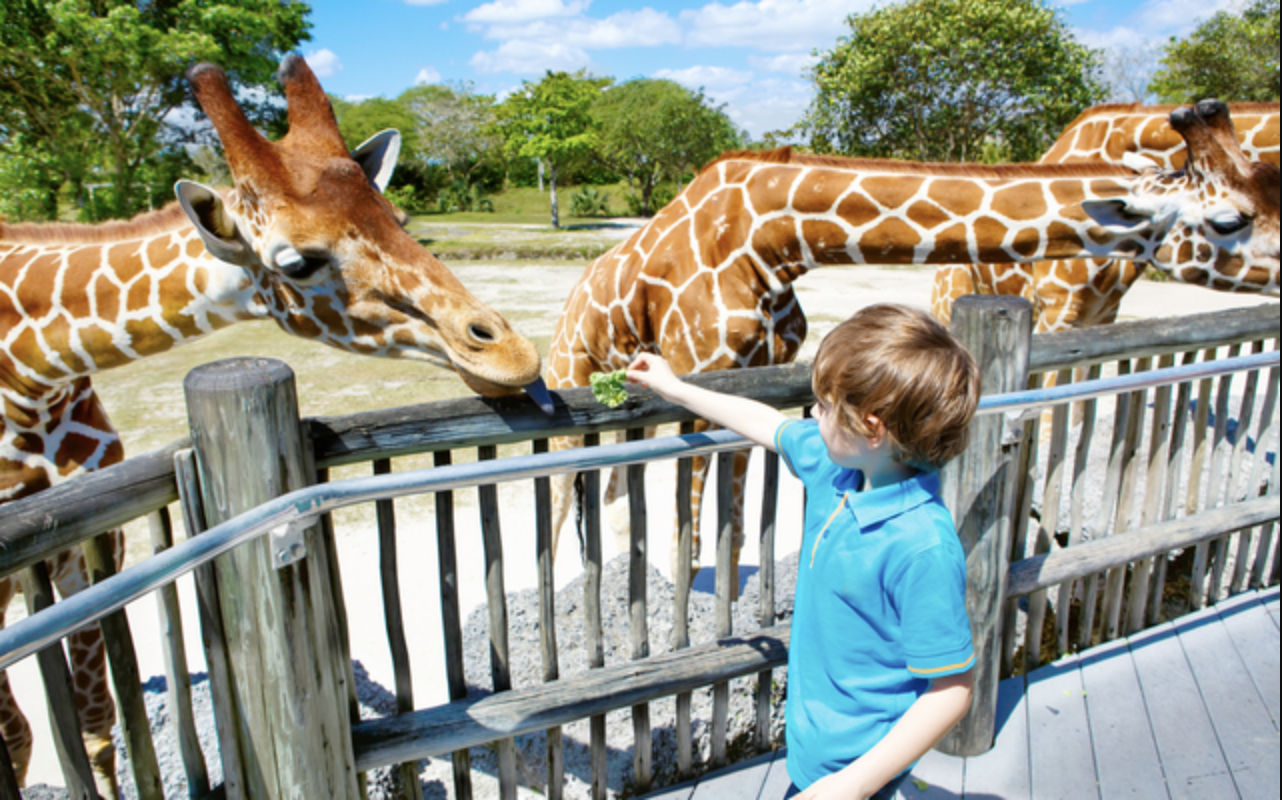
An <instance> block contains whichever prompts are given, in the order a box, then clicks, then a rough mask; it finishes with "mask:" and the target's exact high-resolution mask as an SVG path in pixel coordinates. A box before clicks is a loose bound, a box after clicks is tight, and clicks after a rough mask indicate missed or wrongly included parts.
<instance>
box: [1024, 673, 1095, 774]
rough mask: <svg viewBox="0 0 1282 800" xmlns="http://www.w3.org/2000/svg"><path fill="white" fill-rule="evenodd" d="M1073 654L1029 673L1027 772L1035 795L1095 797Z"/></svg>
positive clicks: (1092, 759)
mask: <svg viewBox="0 0 1282 800" xmlns="http://www.w3.org/2000/svg"><path fill="white" fill-rule="evenodd" d="M1089 728H1090V724H1089V722H1088V721H1087V717H1086V698H1085V697H1084V696H1083V695H1082V673H1081V671H1080V666H1079V662H1078V659H1077V656H1068V657H1066V658H1063V659H1060V660H1059V661H1057V662H1055V663H1054V664H1048V665H1047V666H1045V667H1042V668H1041V669H1038V670H1036V671H1035V672H1031V673H1029V675H1028V734H1029V742H1030V743H1029V773H1030V776H1031V779H1032V789H1033V796H1034V797H1050V796H1052V795H1054V796H1058V797H1073V798H1086V797H1098V796H1099V789H1098V787H1097V784H1096V779H1095V756H1094V754H1093V753H1092V752H1091V738H1090V733H1089Z"/></svg>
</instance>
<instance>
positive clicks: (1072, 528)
mask: <svg viewBox="0 0 1282 800" xmlns="http://www.w3.org/2000/svg"><path fill="white" fill-rule="evenodd" d="M1099 375H1100V367H1099V365H1098V364H1096V365H1095V366H1093V367H1090V368H1089V369H1087V371H1086V380H1088V381H1090V380H1095V379H1096V378H1098V377H1099ZM1098 406H1099V401H1098V400H1094V399H1092V400H1087V401H1085V402H1084V403H1082V425H1081V428H1080V430H1079V431H1078V437H1077V449H1076V451H1075V452H1074V453H1073V484H1072V489H1071V490H1070V491H1071V494H1070V495H1069V505H1068V508H1069V520H1068V544H1067V547H1068V548H1072V547H1076V546H1077V545H1078V544H1080V543H1081V541H1082V530H1083V527H1084V525H1085V519H1086V470H1087V466H1088V465H1089V463H1090V454H1091V442H1092V440H1093V439H1094V438H1095V417H1096V414H1097V413H1098ZM1073 584H1074V581H1073V580H1071V579H1070V580H1068V581H1065V582H1064V583H1062V584H1060V588H1059V607H1060V608H1063V609H1065V612H1064V613H1063V614H1061V615H1060V617H1059V619H1058V620H1057V621H1058V622H1059V652H1061V653H1066V652H1068V648H1069V641H1068V638H1069V625H1070V623H1071V621H1072V618H1073V614H1072V599H1073ZM1085 611H1086V609H1085V605H1084V604H1083V607H1082V608H1081V610H1080V611H1079V614H1078V616H1079V618H1080V619H1083V620H1084V619H1085ZM1081 628H1082V630H1081V633H1080V635H1079V637H1078V642H1077V645H1078V648H1079V649H1084V648H1086V647H1088V646H1090V639H1091V629H1090V625H1089V624H1085V623H1083V624H1082V626H1081Z"/></svg>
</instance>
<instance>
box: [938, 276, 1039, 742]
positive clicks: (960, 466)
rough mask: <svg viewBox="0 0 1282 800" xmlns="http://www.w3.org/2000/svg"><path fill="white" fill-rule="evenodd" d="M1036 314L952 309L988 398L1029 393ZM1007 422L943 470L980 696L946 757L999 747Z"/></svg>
mask: <svg viewBox="0 0 1282 800" xmlns="http://www.w3.org/2000/svg"><path fill="white" fill-rule="evenodd" d="M1032 321H1033V310H1032V306H1031V305H1030V304H1029V303H1028V301H1027V300H1024V299H1023V298H1018V297H997V296H983V295H968V296H966V297H962V298H960V299H959V300H958V301H957V303H956V305H954V306H953V318H952V331H953V334H954V335H955V336H957V338H958V339H960V340H961V342H962V343H963V344H965V345H966V347H967V349H969V350H970V352H971V353H972V354H974V356H975V359H976V360H977V361H978V362H979V368H980V372H981V374H982V375H983V379H984V392H983V393H984V394H986V395H989V394H999V393H1002V392H1013V391H1022V390H1023V389H1026V388H1027V385H1028V353H1029V347H1030V344H1031V338H1032ZM1011 431H1012V432H1013V433H1014V434H1016V435H1012V436H1006V435H1005V434H1006V432H1007V422H1006V419H1005V417H1004V416H1003V415H1001V414H989V415H985V416H982V417H976V418H975V420H974V422H972V423H971V429H970V446H969V447H968V448H967V450H966V452H965V453H963V454H962V455H961V456H959V457H958V458H956V459H954V460H953V461H952V462H950V463H949V464H948V465H947V466H945V467H944V469H943V471H942V473H941V475H940V494H941V496H942V497H943V500H944V503H945V504H946V505H947V506H948V508H949V509H950V510H951V511H952V512H953V519H954V520H956V522H957V534H958V536H959V537H961V543H962V547H963V548H965V550H966V610H967V611H968V612H969V614H970V627H971V633H972V635H973V636H974V640H975V656H976V662H975V690H974V698H973V700H972V701H971V709H970V712H969V713H967V715H966V716H965V717H964V718H963V719H962V721H961V722H960V723H958V724H957V727H955V728H953V730H952V731H951V732H950V733H949V734H948V735H947V736H946V737H944V740H943V741H942V742H940V743H939V748H938V749H940V750H941V751H943V752H945V753H949V754H951V755H958V756H973V755H978V754H980V753H983V752H985V751H987V750H988V749H990V748H991V747H992V746H993V736H994V733H995V728H996V721H997V720H996V718H997V681H998V672H999V669H1000V667H1001V643H1002V631H1001V624H1002V602H1003V600H1004V599H1005V595H1006V574H1007V571H1008V570H1009V569H1010V547H1011V531H1012V529H1013V527H1014V518H1013V515H1014V512H1015V508H1014V505H1015V496H1016V494H1017V493H1016V488H1017V486H1016V482H1017V481H1018V480H1019V479H1020V477H1021V474H1020V469H1019V466H1020V459H1019V447H1020V443H1021V441H1022V435H1019V434H1021V433H1022V431H1023V425H1022V424H1020V425H1013V426H1011Z"/></svg>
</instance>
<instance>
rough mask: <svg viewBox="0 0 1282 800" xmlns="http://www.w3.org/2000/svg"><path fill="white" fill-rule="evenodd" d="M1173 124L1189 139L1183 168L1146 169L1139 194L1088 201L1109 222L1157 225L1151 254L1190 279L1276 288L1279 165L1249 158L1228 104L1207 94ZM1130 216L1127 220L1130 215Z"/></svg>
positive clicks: (1238, 287)
mask: <svg viewBox="0 0 1282 800" xmlns="http://www.w3.org/2000/svg"><path fill="white" fill-rule="evenodd" d="M1170 124H1171V127H1172V128H1173V129H1174V130H1175V131H1176V132H1178V133H1179V134H1180V136H1182V137H1183V138H1184V140H1185V142H1186V143H1187V147H1188V153H1189V160H1188V162H1187V164H1186V165H1185V168H1184V170H1183V171H1182V172H1180V173H1175V174H1174V175H1172V174H1171V173H1166V172H1163V171H1161V170H1157V169H1153V170H1146V171H1145V173H1146V174H1145V178H1144V179H1143V180H1141V181H1140V182H1139V184H1138V190H1137V193H1135V194H1132V195H1131V196H1130V197H1127V198H1114V199H1107V200H1095V201H1087V202H1086V203H1083V207H1084V209H1085V210H1086V212H1087V213H1088V214H1090V215H1091V216H1092V217H1094V218H1095V219H1096V221H1099V222H1101V223H1102V224H1104V225H1105V227H1114V228H1117V229H1121V228H1125V227H1126V226H1127V225H1128V224H1130V225H1135V224H1137V223H1138V224H1139V225H1140V226H1142V227H1143V226H1148V227H1152V228H1154V229H1155V237H1154V238H1153V239H1152V240H1151V241H1152V242H1153V246H1152V248H1151V252H1150V253H1149V254H1148V257H1147V258H1144V259H1143V260H1148V261H1150V262H1151V263H1152V264H1153V265H1154V266H1155V267H1157V268H1158V269H1160V270H1162V271H1163V272H1165V273H1167V274H1168V275H1170V276H1171V277H1173V278H1175V279H1176V280H1179V281H1182V282H1184V283H1195V284H1199V285H1203V286H1211V287H1213V288H1215V289H1219V290H1222V291H1242V292H1273V293H1276V292H1277V291H1278V255H1279V223H1278V192H1279V186H1280V185H1279V178H1278V168H1277V166H1275V165H1273V164H1268V163H1259V162H1251V161H1249V160H1248V159H1247V158H1246V157H1245V156H1244V155H1243V154H1242V148H1241V145H1240V144H1239V143H1238V139H1237V136H1236V135H1235V133H1234V130H1233V122H1232V120H1231V119H1230V118H1229V111H1228V107H1227V106H1225V105H1224V104H1223V103H1221V102H1219V101H1218V100H1203V101H1202V102H1200V103H1198V104H1197V105H1196V106H1195V107H1183V108H1178V109H1176V110H1174V111H1172V112H1171V116H1170ZM1128 220H1129V222H1128Z"/></svg>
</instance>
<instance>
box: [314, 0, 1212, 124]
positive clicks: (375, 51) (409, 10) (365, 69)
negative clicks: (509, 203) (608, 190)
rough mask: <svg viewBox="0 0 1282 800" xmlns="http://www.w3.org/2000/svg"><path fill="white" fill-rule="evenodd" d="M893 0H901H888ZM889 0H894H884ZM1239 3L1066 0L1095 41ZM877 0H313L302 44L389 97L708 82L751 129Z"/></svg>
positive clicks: (1110, 42)
mask: <svg viewBox="0 0 1282 800" xmlns="http://www.w3.org/2000/svg"><path fill="white" fill-rule="evenodd" d="M892 1H893V0H892ZM882 4H883V5H884V4H886V3H885V2H884V0H883V3H882ZM1233 4H1234V0H1061V2H1058V3H1054V5H1056V6H1057V7H1058V8H1060V9H1061V10H1062V12H1063V15H1064V20H1065V22H1066V23H1067V24H1068V25H1069V27H1070V28H1071V29H1072V30H1073V31H1074V33H1075V35H1076V36H1077V37H1078V39H1079V40H1080V41H1082V42H1083V43H1085V44H1088V45H1090V46H1093V47H1105V48H1108V47H1113V48H1134V47H1136V46H1138V45H1143V44H1144V43H1148V42H1157V41H1165V39H1166V37H1168V36H1171V35H1184V34H1186V33H1188V31H1190V30H1191V29H1192V28H1193V26H1194V25H1196V23H1197V22H1198V21H1199V20H1202V19H1205V18H1206V17H1208V16H1210V15H1211V14H1213V13H1215V11H1217V10H1219V9H1220V8H1224V7H1229V6H1231V5H1233ZM873 5H874V2H873V0H741V1H740V2H731V1H730V0H720V1H717V2H707V1H706V0H612V1H610V2H607V1H606V0H491V2H477V0H360V2H354V0H311V6H312V14H311V21H312V26H313V27H312V40H311V41H310V42H305V43H304V44H303V46H302V48H301V50H302V52H303V54H304V56H306V57H307V60H308V63H310V64H311V65H312V67H313V69H314V70H315V71H316V73H317V75H318V76H320V79H321V83H322V84H323V85H324V86H325V88H326V90H327V91H329V92H331V93H333V94H336V95H339V96H342V97H348V98H352V99H359V98H363V97H370V96H374V95H383V96H387V97H394V96H396V95H397V94H399V93H400V92H402V91H404V90H405V89H407V88H409V87H410V86H413V85H414V84H415V83H416V82H423V81H426V82H434V81H440V80H445V81H467V82H471V83H472V84H473V85H474V86H475V88H476V90H477V91H479V92H482V93H485V94H498V95H503V94H505V93H506V92H509V91H511V90H512V89H513V88H515V87H517V86H519V85H520V83H521V81H522V80H538V78H539V77H540V76H542V74H543V72H544V71H545V70H547V69H558V70H571V71H572V70H576V69H580V68H586V69H588V70H589V71H590V72H592V73H593V74H596V75H610V76H613V77H615V78H616V79H619V80H626V79H628V78H634V77H643V76H644V77H666V78H671V79H673V80H675V81H677V82H679V83H682V84H684V85H687V86H689V87H691V88H693V89H697V88H699V87H703V88H704V89H705V90H706V91H707V94H708V95H709V96H710V97H711V98H712V99H713V100H714V101H716V102H718V103H725V104H726V107H727V111H728V112H729V113H730V116H731V118H732V119H734V121H735V122H736V123H737V124H739V125H740V126H741V127H743V128H745V129H746V130H747V131H748V132H749V133H750V134H752V135H753V136H754V137H760V136H761V134H763V133H765V132H766V131H770V130H778V129H783V128H787V127H789V126H791V125H792V124H793V123H794V122H795V121H796V120H797V118H798V117H799V116H800V115H801V113H802V112H803V111H804V110H805V108H806V105H807V104H808V102H809V99H810V87H809V85H808V83H807V81H806V80H805V78H804V71H805V69H806V68H807V66H809V65H810V64H811V63H812V60H813V59H812V56H811V53H812V51H814V50H815V49H820V50H828V49H831V48H832V47H833V46H834V45H835V44H836V42H837V39H838V37H839V36H841V35H842V34H843V33H845V32H847V30H848V29H847V28H846V26H845V25H844V23H843V20H844V19H845V17H846V16H847V15H849V14H851V13H857V12H864V11H867V10H868V9H870V8H871V7H872V6H873Z"/></svg>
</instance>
